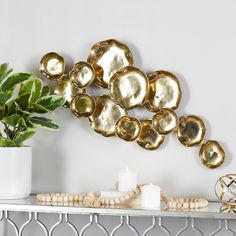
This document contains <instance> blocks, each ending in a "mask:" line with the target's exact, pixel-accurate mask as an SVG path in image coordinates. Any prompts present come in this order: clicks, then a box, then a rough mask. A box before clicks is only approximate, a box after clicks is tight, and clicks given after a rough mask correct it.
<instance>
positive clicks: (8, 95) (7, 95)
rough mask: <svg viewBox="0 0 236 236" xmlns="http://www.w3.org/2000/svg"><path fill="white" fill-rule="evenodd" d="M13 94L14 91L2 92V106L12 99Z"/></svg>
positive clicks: (0, 98) (0, 100) (0, 103)
mask: <svg viewBox="0 0 236 236" xmlns="http://www.w3.org/2000/svg"><path fill="white" fill-rule="evenodd" d="M12 94H13V92H12V91H7V92H0V106H2V105H4V104H5V103H6V102H7V100H8V99H9V98H11V96H12Z"/></svg>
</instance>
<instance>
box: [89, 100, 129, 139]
mask: <svg viewBox="0 0 236 236" xmlns="http://www.w3.org/2000/svg"><path fill="white" fill-rule="evenodd" d="M126 114H127V112H126V110H125V109H124V108H122V107H120V106H119V105H118V104H116V103H115V102H114V101H113V100H112V99H111V98H110V97H109V96H108V95H103V96H100V97H97V98H96V100H95V110H94V112H93V114H92V115H91V116H90V117H89V120H90V124H91V127H92V129H93V130H94V131H96V132H97V133H101V134H102V135H103V136H106V137H109V136H113V135H115V131H116V122H117V121H118V120H119V119H120V118H121V117H122V116H124V115H126Z"/></svg>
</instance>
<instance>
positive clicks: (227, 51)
mask: <svg viewBox="0 0 236 236" xmlns="http://www.w3.org/2000/svg"><path fill="white" fill-rule="evenodd" d="M0 6H1V14H0V26H1V27H0V29H1V36H0V61H1V62H2V61H8V62H10V63H11V66H12V67H14V68H15V69H16V70H18V71H28V72H32V73H35V74H38V63H39V60H40V58H41V56H42V55H43V54H44V53H46V52H48V51H57V52H59V53H61V54H63V55H64V56H65V58H66V62H67V64H68V65H69V66H71V65H72V64H73V62H76V61H78V60H85V59H86V58H87V55H88V51H89V48H90V47H91V46H92V44H93V43H95V42H97V41H100V40H104V39H108V38H116V39H118V40H121V41H123V42H125V43H127V45H129V47H130V48H131V50H132V51H133V54H134V57H135V65H136V66H138V67H140V68H141V69H143V70H144V71H147V72H150V71H154V70H157V69H164V70H169V71H171V72H174V73H175V74H176V75H177V76H178V77H179V79H180V82H181V85H182V90H183V98H182V103H181V106H180V108H179V109H178V111H177V112H178V114H179V115H182V114H196V115H200V116H201V117H203V119H204V120H205V122H206V125H207V138H211V139H216V140H219V141H221V142H222V144H223V146H224V148H225V150H226V153H227V161H226V162H225V165H224V166H223V167H222V168H220V169H217V170H209V169H206V168H205V167H203V166H202V165H201V163H200V161H199V158H198V155H197V153H198V149H196V148H184V147H182V146H181V145H180V144H179V143H178V141H177V140H176V138H175V137H174V136H171V137H169V138H167V139H166V142H165V144H164V145H163V146H162V147H161V148H160V149H159V150H156V151H151V152H150V151H145V150H143V149H141V148H140V147H139V146H138V145H136V143H127V142H124V141H122V140H120V139H118V138H104V137H102V136H100V135H98V134H96V133H95V132H93V131H92V130H91V129H90V127H89V123H88V121H87V120H86V119H80V120H78V119H76V118H75V117H74V116H73V115H71V114H70V113H69V111H66V110H64V109H61V110H60V111H58V112H56V116H55V120H57V122H58V123H59V124H60V126H61V130H60V131H59V132H57V133H49V132H47V131H38V132H37V135H36V136H35V137H34V139H33V140H32V143H31V144H32V145H33V147H34V160H33V191H34V192H40V191H68V192H80V191H92V190H100V189H106V188H110V187H111V186H112V185H113V183H114V181H115V180H116V178H117V173H118V172H119V171H120V170H121V169H123V168H125V167H126V166H129V167H130V168H131V169H133V170H135V171H137V172H138V175H139V182H140V183H146V182H152V183H156V184H159V185H161V187H163V188H164V189H165V190H166V191H167V193H168V194H169V195H179V196H182V195H184V196H190V195H194V196H202V197H206V198H208V199H215V196H214V183H215V181H216V179H217V178H218V177H219V176H221V175H223V174H226V173H235V171H236V168H235V166H236V160H235V158H234V156H235V150H234V146H235V140H236V132H235V131H236V122H235V115H236V110H235V105H236V104H235V103H236V102H235V101H236V92H235V86H236V82H235V78H234V77H235V66H236V65H235V63H236V62H235V55H236V46H235V42H236V27H235V22H236V14H235V12H236V1H235V0H225V1H220V0H208V1H204V0H199V1H189V0H179V1H170V0H149V1H136V0H130V1H127V0H119V1H114V0H99V1H92V0H86V1H83V0H67V1H66V0H60V1H58V0H50V1H48V0H41V1H30V0H21V1H17V0H5V1H4V0H0ZM38 75H39V74H38Z"/></svg>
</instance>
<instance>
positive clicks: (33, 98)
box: [30, 78, 43, 103]
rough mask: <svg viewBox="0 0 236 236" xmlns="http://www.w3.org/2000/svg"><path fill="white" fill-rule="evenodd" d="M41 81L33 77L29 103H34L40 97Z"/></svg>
mask: <svg viewBox="0 0 236 236" xmlns="http://www.w3.org/2000/svg"><path fill="white" fill-rule="evenodd" d="M42 87H43V83H42V81H41V80H40V79H37V78H35V79H34V86H33V89H32V92H31V97H30V103H35V102H36V101H37V100H38V99H39V98H40V97H41V93H42Z"/></svg>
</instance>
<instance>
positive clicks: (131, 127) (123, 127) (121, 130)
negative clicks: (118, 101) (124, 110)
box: [116, 116, 141, 141]
mask: <svg viewBox="0 0 236 236" xmlns="http://www.w3.org/2000/svg"><path fill="white" fill-rule="evenodd" d="M140 131H141V123H140V121H139V120H138V119H136V118H134V117H131V116H122V117H121V118H120V119H119V120H118V121H117V122H116V135H117V136H118V137H120V138H122V139H124V140H126V141H134V140H135V139H137V138H138V136H139V134H140Z"/></svg>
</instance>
